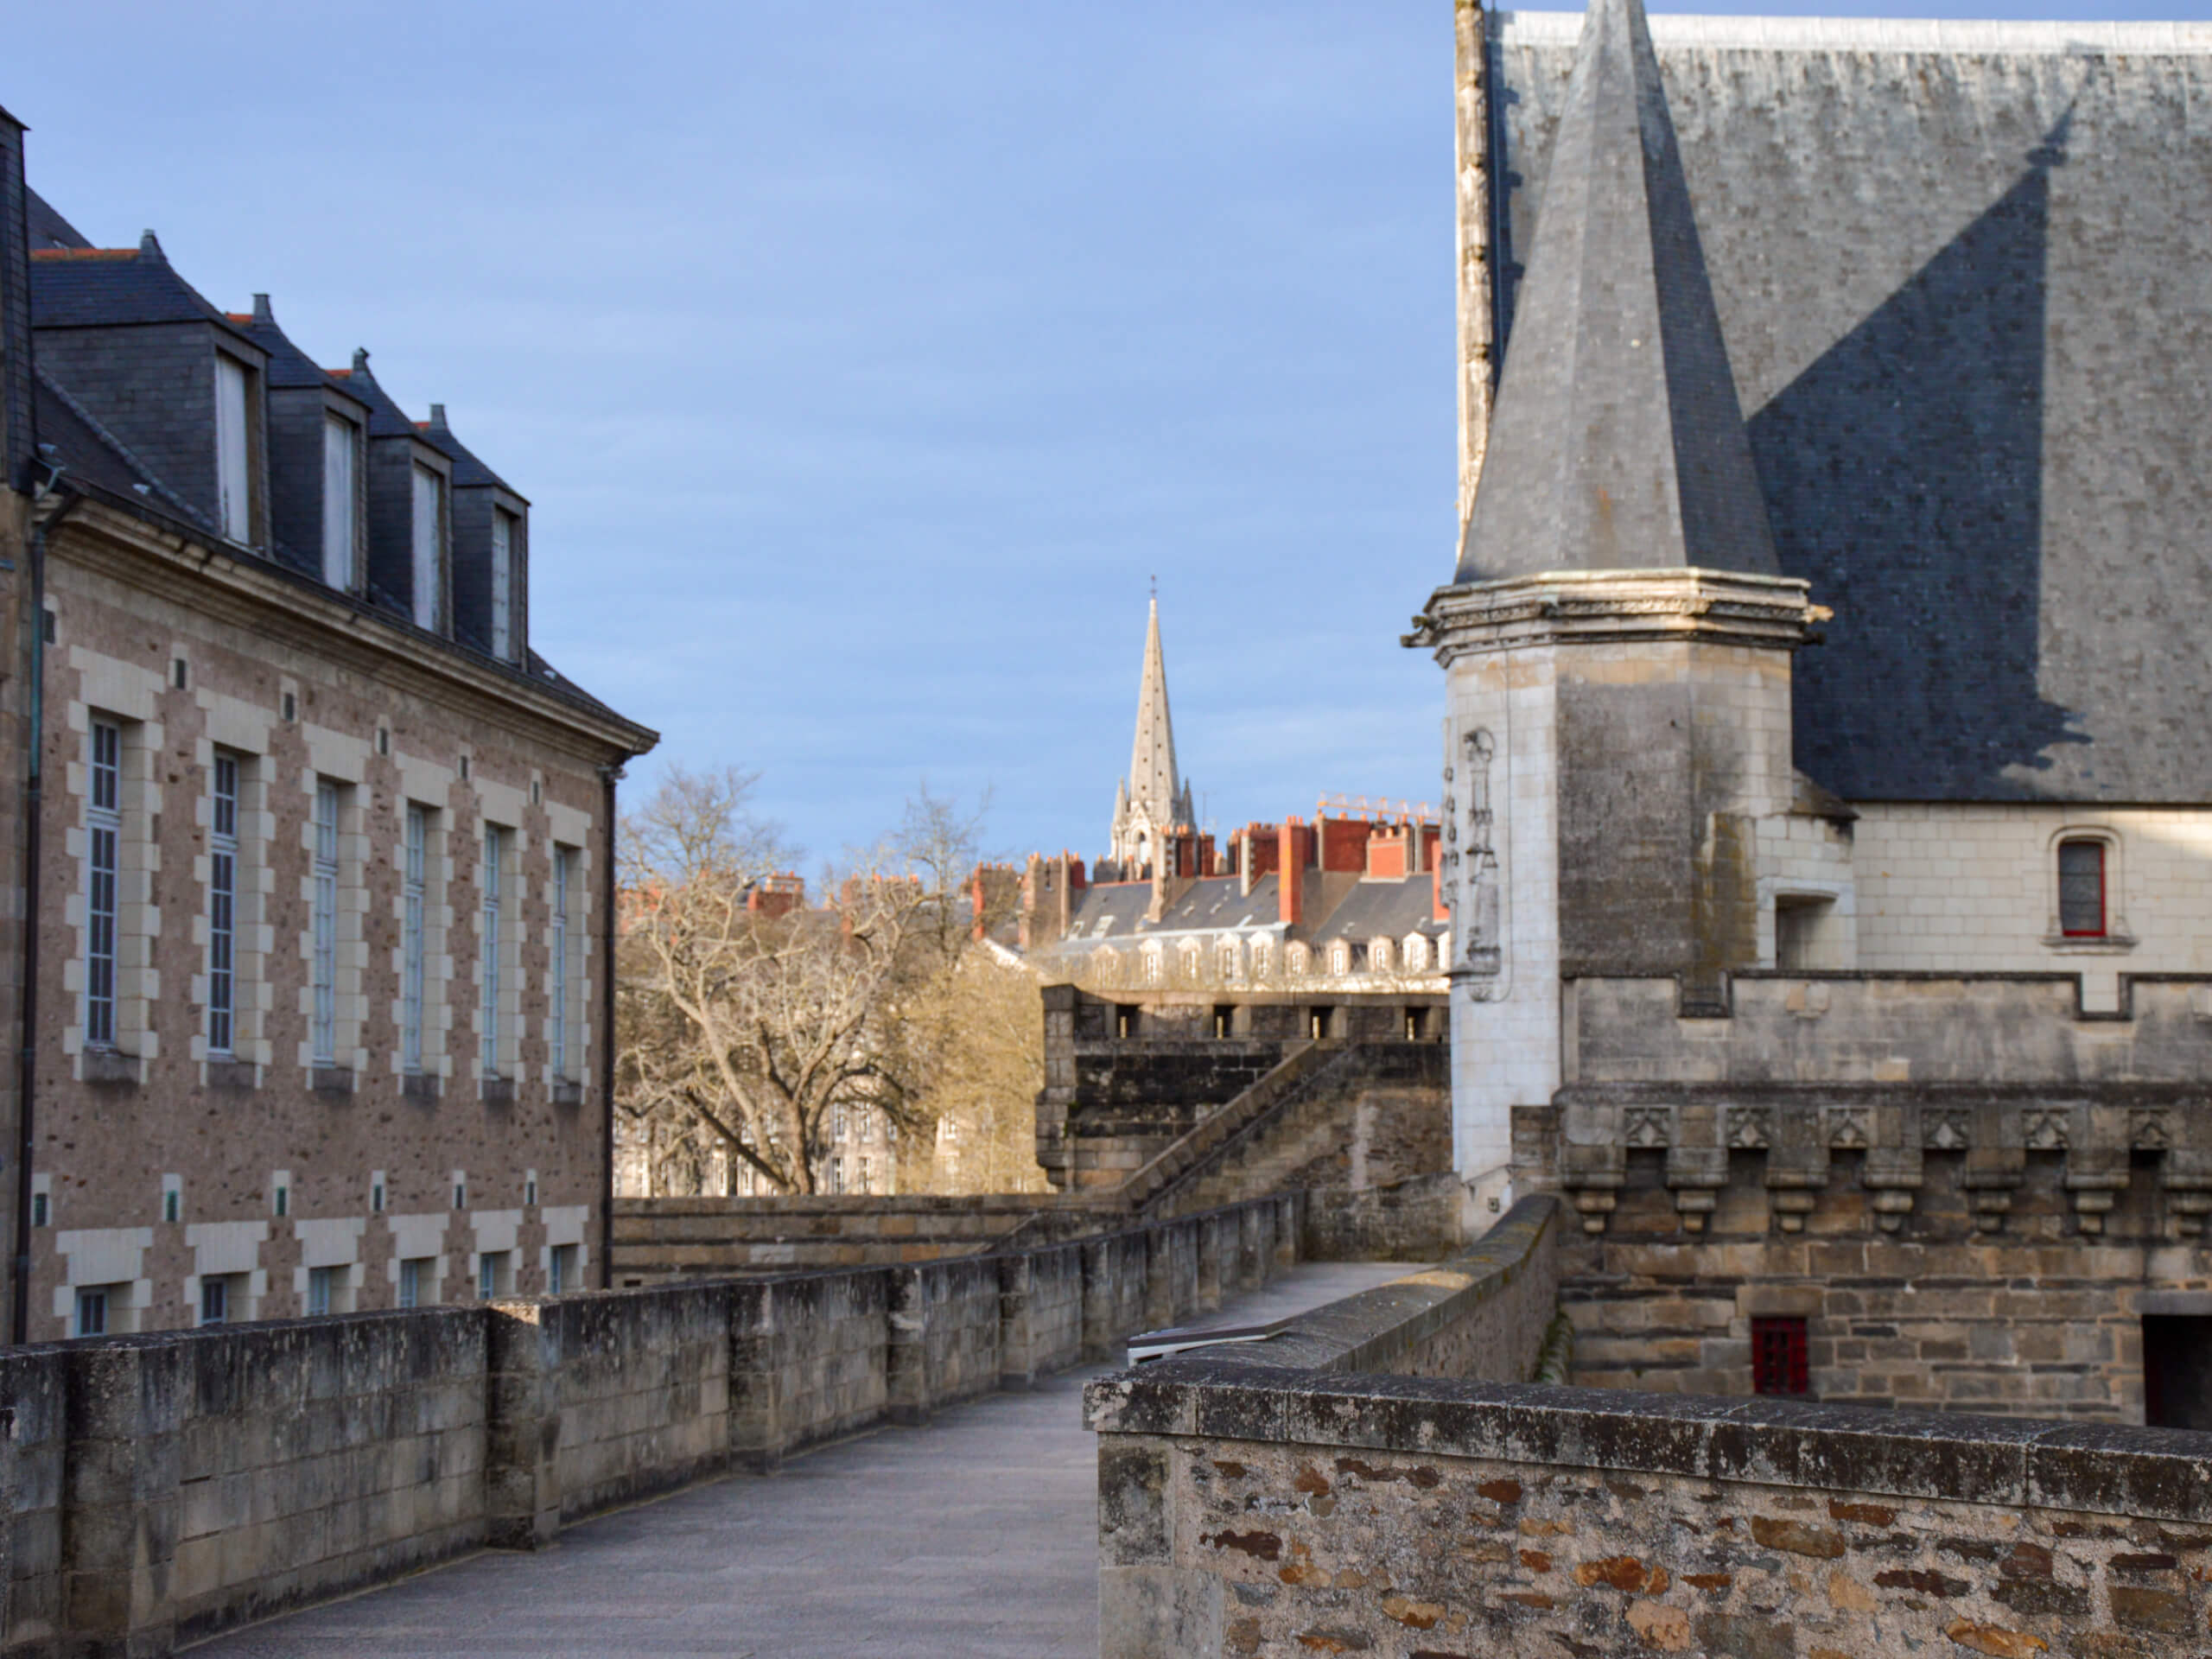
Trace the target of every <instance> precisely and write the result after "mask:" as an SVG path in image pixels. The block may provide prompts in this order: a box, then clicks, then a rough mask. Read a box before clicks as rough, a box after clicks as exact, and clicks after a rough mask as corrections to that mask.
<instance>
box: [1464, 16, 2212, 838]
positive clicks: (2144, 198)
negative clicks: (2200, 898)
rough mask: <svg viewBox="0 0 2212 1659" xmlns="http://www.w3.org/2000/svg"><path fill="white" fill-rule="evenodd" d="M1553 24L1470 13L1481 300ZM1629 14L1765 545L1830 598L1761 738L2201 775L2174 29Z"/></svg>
mask: <svg viewBox="0 0 2212 1659" xmlns="http://www.w3.org/2000/svg"><path fill="white" fill-rule="evenodd" d="M1581 22H1582V20H1581V17H1580V16H1579V15H1557V14H1534V13H1528V14H1520V15H1510V14H1494V15H1493V16H1492V18H1491V25H1490V27H1491V58H1492V69H1491V87H1492V99H1493V104H1492V110H1493V124H1494V127H1495V128H1496V129H1497V132H1498V134H1499V143H1501V144H1502V153H1501V154H1500V156H1498V158H1497V162H1496V164H1495V165H1494V166H1493V168H1492V169H1491V176H1492V178H1493V179H1495V180H1497V181H1500V182H1501V183H1502V184H1503V187H1504V188H1506V190H1507V191H1508V192H1509V194H1508V196H1507V199H1506V203H1505V211H1504V213H1503V215H1502V224H1501V227H1500V228H1501V234H1500V237H1499V240H1498V245H1497V256H1498V257H1497V262H1496V263H1497V268H1498V269H1499V270H1500V274H1501V279H1502V289H1503V293H1502V296H1501V299H1502V302H1503V304H1502V306H1501V316H1502V320H1503V324H1504V326H1505V327H1507V328H1508V329H1509V330H1510V328H1511V327H1513V326H1514V322H1513V320H1514V315H1515V313H1516V311H1518V310H1519V309H1520V308H1521V291H1520V283H1521V282H1522V272H1521V270H1520V269H1519V267H1520V265H1521V264H1522V263H1523V262H1526V261H1528V260H1529V257H1530V249H1531V248H1532V246H1533V245H1534V242H1535V238H1536V236H1537V234H1538V226H1540V224H1541V219H1542V211H1543V204H1544V200H1545V194H1546V189H1547V177H1548V167H1549V162H1550V159H1551V150H1552V143H1553V138H1554V134H1555V132H1556V131H1557V130H1558V127H1559V123H1560V117H1561V113H1562V111H1563V109H1564V107H1565V104H1566V99H1567V83H1568V79H1569V76H1570V73H1571V72H1572V70H1573V64H1574V56H1575V42H1576V39H1577V36H1578V35H1579V32H1580V26H1581ZM1651 33H1652V36H1653V41H1654V44H1655V46H1656V56H1657V61H1658V67H1659V73H1660V77H1661V79H1662V82H1663V84H1664V86H1665V89H1666V93H1667V99H1668V103H1669V107H1670V109H1671V111H1672V114H1673V118H1674V125H1675V133H1676V136H1677V138H1678V141H1679V144H1680V149H1681V162H1682V173H1683V177H1684V179H1685V181H1686V182H1687V185H1688V192H1689V198H1690V204H1691V207H1692V208H1693V210H1694V213H1695V217H1696V224H1697V231H1698V233H1699V236H1700V241H1701V244H1702V248H1703V251H1704V256H1705V264H1706V268H1707V272H1708V273H1709V275H1710V277H1711V281H1712V285H1713V302H1714V308H1715V311H1716V313H1717V315H1718V316H1719V321H1720V326H1721V332H1722V334H1723V336H1724V337H1725V340H1726V349H1727V353H1728V356H1729V359H1730V362H1731V364H1732V369H1733V373H1734V381H1735V385H1736V389H1737V391H1738V399H1739V402H1740V404H1741V406H1742V408H1743V410H1745V416H1746V419H1747V430H1748V434H1749V437H1750V442H1751V453H1752V456H1753V459H1754V461H1755V463H1756V465H1757V467H1758V474H1759V480H1760V483H1761V486H1762V493H1764V497H1765V499H1766V505H1767V511H1768V517H1769V520H1770V524H1771V525H1772V529H1773V535H1774V542H1775V547H1776V551H1777V556H1778V557H1779V559H1780V563H1781V565H1782V569H1783V571H1784V572H1785V573H1786V574H1788V575H1797V576H1802V577H1804V578H1806V579H1807V580H1808V582H1810V583H1811V585H1812V597H1813V599H1814V601H1815V602H1816V603H1818V604H1822V605H1827V606H1831V607H1834V611H1835V620H1834V622H1832V623H1831V624H1829V625H1828V626H1827V630H1826V634H1827V643H1826V644H1825V645H1821V646H1819V647H1817V648H1815V649H1813V650H1810V651H1807V652H1802V653H1800V654H1799V656H1798V658H1797V667H1796V746H1797V747H1796V759H1797V763H1798V765H1799V766H1802V768H1803V769H1804V770H1805V771H1806V772H1808V773H1810V774H1811V775H1812V776H1813V777H1815V778H1817V779H1819V780H1820V781H1821V783H1823V784H1825V785H1827V786H1828V787H1829V788H1831V789H1833V790H1834V791H1837V792H1838V793H1840V794H1841V795H1842V796H1844V797H1845V798H1847V799H1851V800H1859V801H1875V800H2037V799H2050V800H2079V801H2101V802H2144V803H2156V802H2176V803H2180V802H2199V801H2204V800H2207V799H2212V741H2208V735H2207V734H2212V630H2208V629H2207V628H2206V627H2205V626H2203V618H2204V617H2205V616H2206V615H2208V614H2212V559H2208V558H2207V557H2206V556H2205V553H2204V529H2203V526H2204V524H2205V522H2206V520H2207V518H2208V517H2212V514H2208V512H2207V506H2208V501H2207V497H2206V482H2205V481H2206V480H2212V214H2208V213H2205V212H2204V211H2203V204H2204V203H2205V202H2206V201H2207V200H2212V132H2208V123H2209V122H2212V26H2208V25H2205V24H2183V23H2171V24H2167V23H2158V24H2150V23H2145V24H2117V23H2113V24H2107V23H2086V22H2084V23H2050V24H1991V23H1963V22H1961V23H1954V22H1943V23H1902V22H1873V21H1867V22H1813V21H1809V20H1808V21H1796V20H1787V19H1773V18H1765V19H1754V18H1689V17H1679V18H1678V17H1669V16H1661V17H1659V18H1657V19H1656V20H1655V21H1654V22H1653V23H1652V25H1651ZM1507 340H1508V349H1507V354H1506V359H1505V360H1506V364H1507V372H1508V373H1509V374H1510V372H1511V363H1512V349H1513V347H1512V344H1511V340H1512V335H1511V334H1510V333H1509V334H1508V335H1507Z"/></svg>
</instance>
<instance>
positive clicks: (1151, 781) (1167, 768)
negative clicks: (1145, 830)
mask: <svg viewBox="0 0 2212 1659" xmlns="http://www.w3.org/2000/svg"><path fill="white" fill-rule="evenodd" d="M1179 793H1180V784H1179V779H1178V778H1177V775H1176V772H1175V723H1174V721H1172V720H1170V719H1169V718H1168V715H1167V662H1166V658H1165V657H1164V656H1162V655H1161V653H1160V601H1159V600H1158V599H1157V598H1155V599H1154V601H1152V616H1151V620H1150V621H1149V622H1147V625H1146V626H1145V635H1144V677H1143V678H1142V679H1141V681H1139V682H1138V684H1137V737H1136V742H1135V744H1134V745H1133V746H1132V747H1130V750H1129V801H1130V804H1132V805H1134V806H1136V807H1138V808H1141V809H1143V810H1146V811H1147V812H1148V813H1149V815H1150V816H1151V817H1152V818H1153V820H1154V823H1161V824H1165V823H1169V822H1170V821H1172V820H1173V817H1174V815H1175V808H1176V797H1177V795H1178V794H1179Z"/></svg>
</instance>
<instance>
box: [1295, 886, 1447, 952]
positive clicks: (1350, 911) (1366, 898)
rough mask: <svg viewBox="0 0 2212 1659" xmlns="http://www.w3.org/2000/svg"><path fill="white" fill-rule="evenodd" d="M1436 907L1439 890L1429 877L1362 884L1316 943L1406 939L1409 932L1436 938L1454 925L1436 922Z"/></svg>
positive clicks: (1320, 931) (1348, 896)
mask: <svg viewBox="0 0 2212 1659" xmlns="http://www.w3.org/2000/svg"><path fill="white" fill-rule="evenodd" d="M1435 908H1436V894H1435V890H1434V888H1433V887H1432V886H1431V885H1430V880H1429V878H1428V877H1427V875H1414V876H1407V877H1404V878H1402V879H1400V880H1363V881H1360V882H1358V883H1357V884H1356V885H1355V886H1354V887H1353V888H1352V890H1351V892H1350V893H1346V894H1345V895H1344V901H1343V902H1342V903H1341V904H1339V905H1338V906H1337V907H1336V908H1335V909H1334V910H1332V911H1331V912H1329V914H1328V916H1327V917H1326V918H1325V919H1324V920H1323V921H1322V923H1321V925H1319V927H1316V928H1315V929H1314V930H1313V943H1314V944H1328V943H1330V942H1331V941H1332V940H1334V939H1379V938H1389V939H1402V938H1405V937H1406V935H1407V934H1408V933H1425V934H1427V935H1428V936H1429V937H1430V938H1436V937H1437V936H1438V935H1440V934H1442V933H1444V932H1445V931H1447V930H1448V929H1449V927H1450V925H1451V924H1449V923H1448V922H1440V921H1438V920H1437V919H1436V917H1435Z"/></svg>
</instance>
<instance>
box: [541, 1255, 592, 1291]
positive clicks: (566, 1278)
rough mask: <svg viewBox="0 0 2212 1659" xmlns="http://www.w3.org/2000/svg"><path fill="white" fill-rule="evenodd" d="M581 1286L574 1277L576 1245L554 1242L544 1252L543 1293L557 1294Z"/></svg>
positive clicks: (577, 1288) (580, 1287) (579, 1288)
mask: <svg viewBox="0 0 2212 1659" xmlns="http://www.w3.org/2000/svg"><path fill="white" fill-rule="evenodd" d="M582 1288H583V1287H582V1285H581V1284H580V1283H579V1282H578V1281H577V1279H576V1247H575V1245H573V1244H556V1245H555V1246H554V1247H553V1248H552V1249H550V1250H549V1251H547V1252H546V1256H545V1294H547V1295H549V1296H558V1295H559V1294H561V1293H562V1292H563V1291H566V1290H581V1289H582Z"/></svg>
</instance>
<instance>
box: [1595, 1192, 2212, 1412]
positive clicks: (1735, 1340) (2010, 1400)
mask: <svg viewBox="0 0 2212 1659" xmlns="http://www.w3.org/2000/svg"><path fill="white" fill-rule="evenodd" d="M1560 1302H1561V1306H1563V1307H1564V1309H1565V1310H1566V1311H1567V1313H1568V1314H1569V1315H1570V1316H1571V1317H1572V1319H1573V1322H1574V1333H1575V1335H1574V1381H1576V1382H1577V1383H1585V1384H1589V1385H1592V1386H1596V1387H1606V1388H1623V1389H1645V1390H1651V1391H1660V1390H1664V1391H1668V1392H1681V1393H1688V1394H1747V1393H1749V1392H1750V1391H1751V1325H1752V1321H1753V1320H1754V1319H1758V1318H1761V1317H1768V1318H1771V1317H1776V1316H1782V1317H1789V1318H1796V1319H1803V1320H1804V1321H1805V1330H1806V1337H1807V1343H1806V1349H1807V1358H1808V1366H1809V1376H1808V1381H1809V1383H1810V1385H1811V1390H1812V1393H1813V1395H1814V1396H1815V1398H1817V1399H1820V1400H1822V1401H1826V1402H1832V1403H1835V1404H1840V1405H1867V1406H1903V1407H1905V1408H1918V1409H1923V1410H1934V1409H1943V1410H1964V1411H1975V1412H1989V1413H1997V1414H2021V1415H2024V1416H2031V1417H2047V1418H2056V1417H2064V1418H2074V1419H2084V1420H2089V1421H2099V1422H2108V1423H2139V1422H2141V1421H2143V1417H2144V1403H2145V1402H2144V1370H2145V1367H2144V1351H2143V1349H2144V1343H2143V1317H2144V1315H2145V1314H2146V1313H2150V1314H2159V1313H2175V1312H2187V1313H2196V1314H2203V1313H2212V1252H2208V1251H2205V1250H2203V1249H2182V1248H2180V1247H2178V1246H2165V1247H2160V1248H2148V1249H2146V1248H2142V1247H2138V1246H2129V1245H2120V1244H2113V1243H2096V1242H2094V1241H2079V1242H2074V1243H2067V1242H2064V1241H2053V1242H2050V1243H2040V1244H2033V1243H2024V1242H2020V1241H2016V1240H2009V1239H1985V1238H1974V1237H1970V1238H1968V1239H1967V1240H1964V1241H1961V1242H1958V1243H1915V1242H1910V1241H1908V1242H1904V1243H1900V1242H1897V1241H1895V1240H1891V1239H1886V1238H1881V1237H1878V1236H1877V1237H1875V1238H1871V1239H1870V1238H1867V1237H1865V1236H1849V1235H1846V1236H1825V1237H1813V1236H1808V1237H1800V1238H1789V1237H1783V1236H1776V1237H1767V1238H1752V1239H1714V1240H1710V1241H1682V1240H1678V1239H1657V1238H1639V1237H1634V1236H1629V1237H1621V1236H1614V1235H1611V1234H1609V1235H1607V1236H1605V1237H1604V1238H1602V1239H1585V1238H1576V1239H1573V1240H1572V1241H1570V1243H1568V1245H1567V1249H1566V1250H1565V1251H1564V1259H1563V1261H1562V1263H1561V1287H1560ZM2176 1403H2177V1404H2179V1403H2180V1402H2176Z"/></svg>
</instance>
